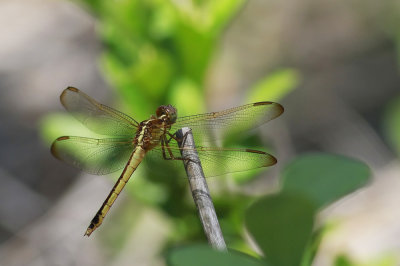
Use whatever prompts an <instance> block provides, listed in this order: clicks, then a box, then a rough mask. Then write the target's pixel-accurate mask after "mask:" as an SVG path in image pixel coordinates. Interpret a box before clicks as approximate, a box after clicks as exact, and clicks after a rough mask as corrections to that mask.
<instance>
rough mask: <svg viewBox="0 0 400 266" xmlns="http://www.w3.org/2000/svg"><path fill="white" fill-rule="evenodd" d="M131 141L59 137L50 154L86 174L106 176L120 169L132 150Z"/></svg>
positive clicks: (125, 139)
mask: <svg viewBox="0 0 400 266" xmlns="http://www.w3.org/2000/svg"><path fill="white" fill-rule="evenodd" d="M134 148H135V147H134V145H133V142H132V139H130V138H120V139H93V138H84V137H72V136H70V137H68V136H64V137H59V138H58V139H56V140H55V141H54V142H53V144H52V146H51V153H52V154H53V155H54V156H55V157H56V158H58V159H60V160H61V161H64V162H66V163H69V164H71V165H73V166H75V167H77V168H79V169H81V170H83V171H85V172H87V173H90V174H95V175H106V174H109V173H112V172H115V171H117V170H120V169H122V168H123V167H124V166H125V165H126V163H127V161H128V159H129V156H130V155H131V153H132V152H133V150H134Z"/></svg>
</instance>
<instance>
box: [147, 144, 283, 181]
mask: <svg viewBox="0 0 400 266" xmlns="http://www.w3.org/2000/svg"><path fill="white" fill-rule="evenodd" d="M171 144H172V143H171ZM164 149H165V152H166V156H167V158H169V157H170V156H169V154H168V151H167V147H164ZM169 149H170V151H171V152H172V154H173V156H174V157H181V149H180V148H179V147H177V146H175V145H174V144H172V146H169ZM196 150H197V153H198V155H199V159H200V162H201V165H202V167H203V171H204V175H205V176H206V177H212V176H219V175H224V174H227V173H234V172H242V171H247V170H251V169H256V168H260V167H267V166H271V165H274V164H276V159H275V157H274V156H272V155H270V154H268V153H266V152H262V151H257V150H251V149H226V148H218V147H197V148H196ZM148 155H150V156H152V157H153V158H155V157H156V156H161V155H162V148H161V147H157V148H155V149H154V150H152V151H151V152H149V154H148ZM171 162H172V163H176V164H179V166H180V167H182V161H180V160H171Z"/></svg>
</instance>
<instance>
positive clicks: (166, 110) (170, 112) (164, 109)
mask: <svg viewBox="0 0 400 266" xmlns="http://www.w3.org/2000/svg"><path fill="white" fill-rule="evenodd" d="M156 115H157V117H158V118H160V117H161V116H163V115H165V116H166V117H165V118H166V119H167V120H168V121H170V122H172V123H175V121H176V118H177V115H176V108H175V107H173V106H172V105H170V104H169V105H161V106H160V107H158V108H157V110H156Z"/></svg>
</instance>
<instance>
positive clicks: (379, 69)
mask: <svg viewBox="0 0 400 266" xmlns="http://www.w3.org/2000/svg"><path fill="white" fill-rule="evenodd" d="M0 25H2V27H0V36H1V37H0V38H1V41H0V117H1V123H0V136H1V138H0V145H1V149H0V181H1V186H0V202H1V204H0V265H165V261H164V259H163V254H164V253H165V252H166V250H168V248H170V247H174V246H177V245H182V244H184V243H192V242H199V241H205V237H204V236H203V232H202V228H201V225H200V223H199V221H198V219H197V214H196V210H195V207H194V206H193V202H192V200H191V198H190V192H189V190H188V187H187V183H186V180H185V179H184V177H181V176H179V175H181V174H182V173H177V172H175V170H173V169H172V170H170V171H168V173H166V171H163V170H162V171H157V169H151V170H152V171H149V170H150V169H149V167H148V166H147V167H146V166H144V167H143V169H140V170H138V172H137V173H135V174H134V177H133V178H132V179H131V181H130V183H129V184H128V185H127V187H126V189H125V190H124V192H123V193H122V194H121V195H120V197H119V199H118V200H117V202H116V203H115V204H114V206H113V208H112V210H111V212H110V213H109V215H108V216H107V218H106V219H105V221H104V223H103V225H102V227H100V229H98V230H97V231H96V232H95V233H94V234H93V235H92V236H91V237H90V238H86V237H85V238H84V237H83V233H84V231H85V230H86V227H87V226H88V224H89V222H90V220H91V219H92V218H93V215H94V214H95V212H96V211H97V210H98V208H99V207H100V205H101V203H102V202H103V200H104V199H105V197H106V196H107V194H108V192H109V191H110V190H111V188H112V186H113V182H115V179H116V178H117V177H118V173H116V174H115V175H112V176H111V177H110V176H106V177H98V176H92V175H88V174H84V173H82V172H80V171H78V170H76V169H73V168H72V167H70V166H68V165H65V164H63V163H62V162H59V161H57V160H56V159H54V158H53V157H52V156H51V154H50V151H49V147H50V145H51V142H52V141H53V140H54V139H55V138H56V137H58V136H61V135H76V134H79V135H84V134H86V133H87V134H90V132H85V131H84V129H83V127H82V126H81V125H79V124H78V123H77V122H76V121H74V119H73V118H71V117H70V116H69V115H68V114H67V113H66V112H65V111H64V110H63V109H62V106H61V104H60V102H59V95H60V93H61V92H62V90H63V89H64V88H66V87H67V86H74V87H77V88H80V89H81V90H83V91H84V92H86V93H87V94H89V95H90V96H92V97H94V98H95V99H97V100H98V101H100V102H102V103H105V104H108V105H110V106H113V107H115V108H116V109H118V110H121V111H124V112H126V113H127V114H130V115H131V116H133V117H134V118H135V119H136V120H144V119H147V118H149V116H150V115H151V114H153V113H154V111H155V109H156V107H157V106H158V105H160V104H166V103H171V104H173V105H175V106H177V108H178V110H179V114H180V115H184V114H186V115H189V114H196V113H202V112H206V111H218V110H223V109H225V108H229V107H233V106H237V105H241V104H245V103H249V102H254V101H262V100H267V101H277V102H279V103H281V104H282V105H283V106H284V107H285V113H284V114H283V115H282V116H281V117H280V118H278V119H276V120H274V121H271V122H269V123H268V124H267V125H265V126H263V127H261V128H260V129H258V130H257V131H256V133H257V136H256V135H253V133H251V134H250V135H249V136H248V137H247V138H245V139H243V140H240V143H239V144H238V145H239V146H240V145H244V146H246V147H248V146H249V145H251V146H252V147H253V146H254V147H257V148H259V149H262V150H265V149H267V148H268V150H269V151H270V152H271V153H272V154H273V155H274V156H276V157H277V158H278V164H277V165H276V166H274V167H272V168H270V169H268V170H266V171H262V172H257V173H249V174H241V175H235V176H234V177H221V178H220V177H217V178H211V179H209V186H210V189H211V193H212V196H213V199H214V201H215V205H216V210H217V214H218V215H219V217H220V223H221V227H222V230H223V233H224V236H225V240H226V242H227V245H228V247H231V248H235V249H238V250H241V251H243V252H246V253H249V254H254V251H253V250H254V247H253V245H252V244H251V241H249V237H248V236H247V234H246V232H245V230H244V228H243V218H242V217H243V210H244V209H245V208H246V207H247V206H248V205H249V203H250V202H252V201H253V200H254V198H256V197H258V196H260V195H265V194H267V193H272V192H274V191H276V190H277V189H279V181H278V178H279V175H280V173H281V170H282V169H283V167H284V166H285V164H286V163H288V162H290V161H291V160H292V159H293V158H295V157H296V156H297V155H299V154H303V153H306V152H309V151H323V152H330V153H335V154H342V155H346V156H350V157H353V158H356V159H359V160H361V161H363V162H365V163H366V164H368V165H369V166H370V167H371V169H372V172H373V179H372V182H371V183H370V184H369V185H368V186H366V187H365V188H363V189H361V190H358V191H357V192H356V193H353V194H351V195H350V196H348V197H346V198H344V199H343V200H341V201H339V202H337V203H335V204H333V205H331V206H330V207H328V208H327V209H324V210H323V211H322V212H321V213H320V215H319V217H318V218H319V221H320V223H321V224H322V223H325V224H329V230H327V233H326V234H325V235H324V238H323V241H322V243H321V247H320V249H319V251H318V254H317V256H316V260H315V265H332V262H333V261H334V260H335V258H337V257H338V256H346V257H348V258H350V260H351V261H353V263H354V265H400V240H399V239H400V238H399V236H400V222H399V220H400V212H399V211H398V208H397V203H398V202H399V201H400V193H399V191H400V179H399V178H400V164H399V156H400V75H399V63H400V61H399V60H400V56H399V52H400V30H399V28H400V2H399V1H397V0H385V1H374V0H351V1H348V0H347V1H345V0H338V1H329V0H322V1H321V0H320V1H317V0H283V1H265V0H248V1H244V0H236V1H232V0H224V1H223V0H221V1H215V2H214V1H211V0H210V1H207V0H203V1H172V0H171V1H161V0H148V1H133V0H115V1H106V0H82V1H64V0H19V1H15V0H2V1H0ZM265 147H267V148H265ZM162 169H164V168H162ZM174 176H179V177H177V178H174Z"/></svg>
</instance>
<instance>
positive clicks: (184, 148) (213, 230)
mask: <svg viewBox="0 0 400 266" xmlns="http://www.w3.org/2000/svg"><path fill="white" fill-rule="evenodd" d="M177 137H178V139H179V140H181V141H180V142H179V147H180V148H181V154H182V158H183V163H184V166H185V170H186V174H187V177H188V179H189V185H190V190H191V192H192V196H193V200H194V202H195V204H196V207H197V210H198V211H199V216H200V221H201V223H202V225H203V229H204V233H205V234H206V237H207V239H208V243H209V244H210V245H211V246H212V247H213V248H215V249H218V250H224V251H225V250H226V244H225V240H224V237H223V236H222V232H221V228H220V226H219V222H218V218H217V214H216V213H215V209H214V204H213V202H212V199H211V196H210V192H209V190H208V186H207V182H206V179H205V177H204V173H203V169H202V167H201V162H200V159H199V157H198V154H197V151H196V148H195V143H194V139H193V135H192V131H191V129H190V128H187V127H185V128H182V129H180V130H178V131H177Z"/></svg>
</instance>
